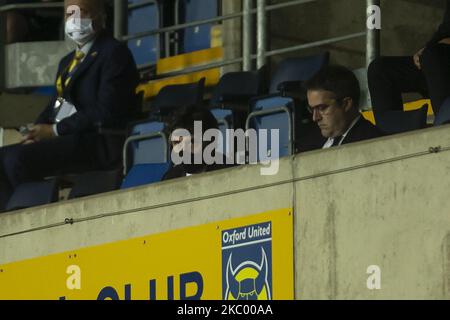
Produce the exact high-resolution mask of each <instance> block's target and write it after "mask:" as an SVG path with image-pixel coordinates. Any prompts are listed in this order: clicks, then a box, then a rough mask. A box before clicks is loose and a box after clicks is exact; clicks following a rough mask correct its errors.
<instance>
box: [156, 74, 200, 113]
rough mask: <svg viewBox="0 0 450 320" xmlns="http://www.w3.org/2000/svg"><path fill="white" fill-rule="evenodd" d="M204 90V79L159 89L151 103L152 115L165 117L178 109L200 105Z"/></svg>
mask: <svg viewBox="0 0 450 320" xmlns="http://www.w3.org/2000/svg"><path fill="white" fill-rule="evenodd" d="M204 88H205V78H202V79H201V80H200V81H199V82H197V83H188V84H177V85H168V86H165V87H164V88H162V89H161V91H160V92H159V93H158V95H157V96H156V97H155V99H154V100H153V102H152V111H151V112H152V113H153V114H155V115H158V116H167V115H169V114H170V113H172V112H173V111H174V110H176V109H178V108H180V107H188V106H191V105H201V104H202V103H203V94H204Z"/></svg>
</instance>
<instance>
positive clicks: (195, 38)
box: [175, 0, 218, 54]
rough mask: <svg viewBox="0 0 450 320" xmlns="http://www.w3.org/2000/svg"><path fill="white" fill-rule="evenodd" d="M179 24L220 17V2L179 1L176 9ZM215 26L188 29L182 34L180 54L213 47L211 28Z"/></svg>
mask: <svg viewBox="0 0 450 320" xmlns="http://www.w3.org/2000/svg"><path fill="white" fill-rule="evenodd" d="M175 10H177V11H178V16H179V21H178V23H179V24H183V23H189V22H195V21H200V20H206V19H211V18H215V17H217V15H218V1H217V0H208V5H205V1H204V0H177V4H176V9H175ZM212 25H213V24H203V25H199V26H195V27H191V28H186V29H185V30H184V31H182V32H183V33H181V34H180V37H181V39H180V40H181V46H180V47H179V52H178V53H179V54H182V53H188V52H193V51H198V50H203V49H207V48H210V47H211V27H212Z"/></svg>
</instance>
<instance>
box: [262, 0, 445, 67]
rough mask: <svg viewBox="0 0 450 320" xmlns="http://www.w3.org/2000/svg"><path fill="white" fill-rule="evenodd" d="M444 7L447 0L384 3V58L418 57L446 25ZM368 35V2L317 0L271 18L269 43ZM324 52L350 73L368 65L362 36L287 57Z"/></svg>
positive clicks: (278, 45) (285, 44)
mask: <svg viewBox="0 0 450 320" xmlns="http://www.w3.org/2000/svg"><path fill="white" fill-rule="evenodd" d="M272 2H274V3H280V2H286V0H273V1H272ZM443 6H444V1H443V0H431V1H428V0H427V1H415V0H396V1H389V0H382V1H381V10H382V12H381V18H382V31H381V34H382V39H381V45H382V54H384V55H412V54H414V53H415V52H417V50H418V49H420V48H421V47H423V45H424V44H425V43H426V42H427V41H428V40H429V39H430V37H431V35H432V34H433V32H434V31H435V30H436V29H437V26H438V25H439V23H440V22H442V16H443V10H442V8H443ZM365 30H366V1H365V0H333V1H330V0H318V1H316V2H311V3H306V4H302V5H299V6H295V7H290V8H284V9H281V10H277V11H274V12H273V13H272V14H271V29H270V33H271V37H270V38H271V44H272V48H273V49H276V48H284V47H288V46H293V45H298V44H302V43H308V42H313V41H317V40H322V39H327V38H332V37H337V36H342V35H345V34H350V33H355V32H361V31H365ZM321 50H329V51H330V52H331V54H332V61H333V62H334V63H339V64H343V65H346V66H348V67H350V68H352V69H357V68H360V67H363V66H365V38H364V37H363V38H358V39H354V40H348V41H344V42H340V43H335V44H332V45H327V46H323V47H321V48H316V49H308V50H305V51H300V52H296V53H291V54H289V55H290V56H292V55H294V56H295V55H308V54H312V53H315V52H318V51H321ZM289 55H286V56H289ZM280 58H281V57H278V58H275V59H274V60H275V61H278V60H279V59H280Z"/></svg>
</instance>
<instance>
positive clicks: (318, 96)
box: [298, 66, 382, 152]
mask: <svg viewBox="0 0 450 320" xmlns="http://www.w3.org/2000/svg"><path fill="white" fill-rule="evenodd" d="M304 87H305V89H306V92H307V97H308V105H309V106H308V108H309V111H310V112H311V114H312V118H313V121H314V122H315V123H316V124H317V126H318V129H319V130H317V131H314V130H312V131H311V132H310V134H309V136H305V137H304V138H303V139H302V138H301V141H300V142H301V144H302V145H301V146H300V147H299V148H298V149H299V151H300V152H302V151H303V152H304V151H310V150H314V149H320V148H322V149H326V148H331V147H335V146H340V145H343V144H347V143H352V142H357V141H362V140H366V139H373V138H377V137H380V136H381V135H382V134H381V132H380V131H379V130H378V128H377V127H375V126H374V125H373V124H372V123H370V122H369V121H367V120H366V119H364V117H363V116H362V115H361V113H360V111H359V99H360V87H359V83H358V80H357V78H356V76H355V75H354V73H353V72H352V71H350V70H348V69H346V68H344V67H341V66H329V67H325V68H324V69H322V70H321V71H319V72H318V73H317V74H316V75H315V76H314V77H312V78H311V79H310V80H309V81H307V82H306V83H305V84H304Z"/></svg>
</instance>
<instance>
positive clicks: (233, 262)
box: [222, 222, 272, 300]
mask: <svg viewBox="0 0 450 320" xmlns="http://www.w3.org/2000/svg"><path fill="white" fill-rule="evenodd" d="M222 292H223V299H224V300H271V299H272V224H271V222H266V223H262V224H258V225H251V226H246V227H242V228H236V229H231V230H225V231H223V232H222Z"/></svg>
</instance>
